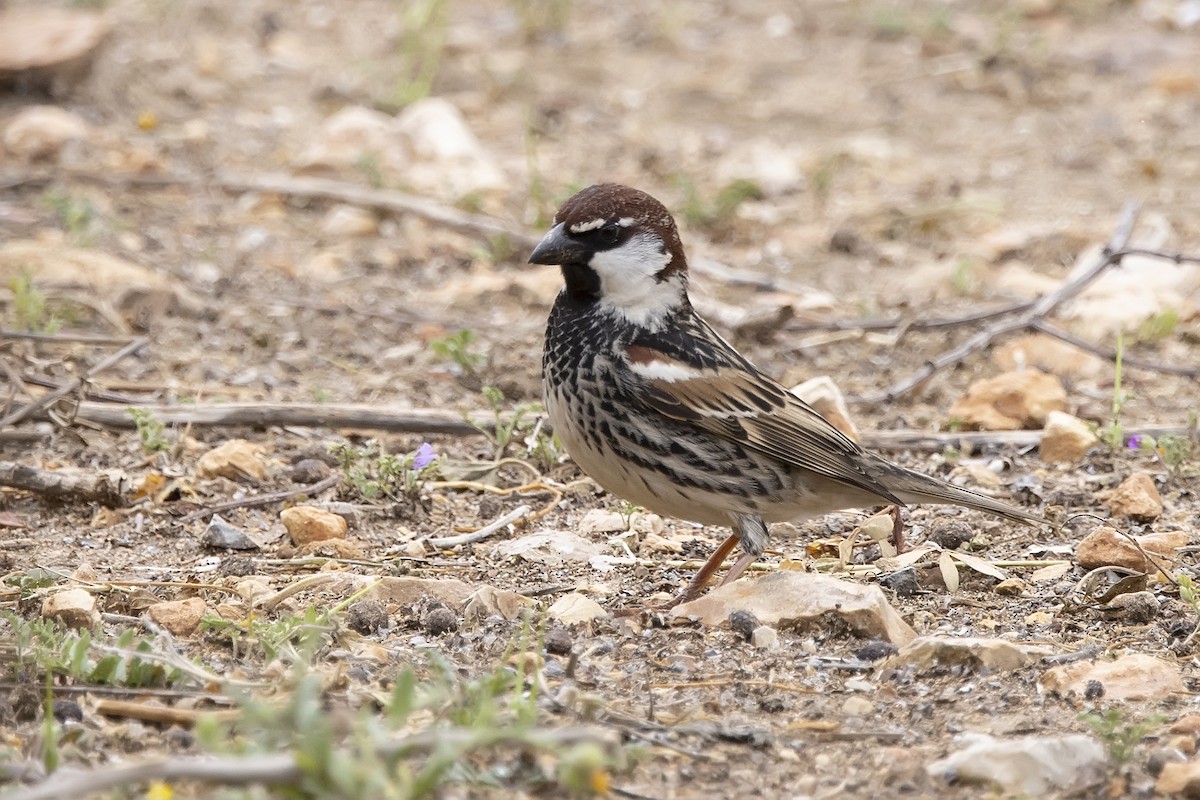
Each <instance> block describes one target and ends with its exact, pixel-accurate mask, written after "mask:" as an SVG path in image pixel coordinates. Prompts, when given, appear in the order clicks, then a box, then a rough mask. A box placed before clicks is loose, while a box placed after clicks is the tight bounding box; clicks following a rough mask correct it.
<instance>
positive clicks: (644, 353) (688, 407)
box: [625, 316, 903, 505]
mask: <svg viewBox="0 0 1200 800" xmlns="http://www.w3.org/2000/svg"><path fill="white" fill-rule="evenodd" d="M625 358H626V360H627V363H628V364H629V367H630V370H631V372H632V373H633V374H634V375H636V376H637V378H636V380H635V381H634V385H633V386H631V387H630V389H631V392H632V393H633V394H634V396H635V397H637V398H638V399H639V400H640V401H641V402H642V403H643V404H644V405H645V406H647V407H649V408H651V409H653V410H654V411H657V412H658V413H660V414H663V415H665V416H667V417H670V418H671V419H674V420H677V421H679V422H685V423H690V424H692V425H694V426H696V427H697V428H699V429H700V430H703V431H707V432H708V433H712V434H716V435H718V436H721V437H724V438H726V439H730V440H733V441H735V442H738V443H740V444H742V445H744V446H745V447H747V448H749V449H751V450H756V451H758V452H760V453H763V454H765V455H768V456H771V457H772V458H776V459H779V460H780V461H782V462H784V463H786V464H791V465H793V466H795V467H799V468H802V469H806V470H810V471H812V472H814V473H817V474H818V475H823V476H825V477H828V478H831V479H833V480H835V481H838V482H840V483H844V484H849V485H851V486H855V487H858V488H860V489H864V490H866V491H868V492H871V493H872V494H875V495H878V496H879V497H881V498H883V499H885V500H887V501H888V502H892V503H897V504H899V505H903V502H902V501H901V500H900V499H899V498H897V497H896V496H895V494H894V492H893V491H892V490H891V489H889V488H888V487H887V486H886V485H884V484H883V483H882V482H880V480H879V479H878V478H876V477H875V476H873V475H871V474H870V473H868V472H867V471H866V469H865V468H864V467H865V464H866V463H869V460H870V458H869V455H868V454H867V453H866V452H865V451H864V450H863V449H862V448H861V447H859V446H858V445H857V444H856V443H855V442H853V441H852V440H850V439H849V438H847V437H846V436H845V434H843V433H842V432H841V431H839V430H838V429H837V428H835V427H833V425H831V424H829V422H827V421H826V420H825V418H824V417H822V416H821V415H820V414H818V413H817V412H816V411H815V410H814V409H813V408H812V407H811V406H809V405H808V404H807V403H805V402H804V401H803V400H801V399H800V398H799V397H797V396H796V395H794V394H792V393H791V392H789V391H788V390H787V389H785V388H784V387H783V386H782V385H780V384H779V383H778V382H776V381H774V380H772V379H771V378H769V377H767V376H766V375H764V374H763V373H762V372H760V371H759V370H758V368H757V367H755V366H754V365H753V364H751V363H750V362H749V361H747V360H746V359H745V358H744V357H743V356H742V355H741V354H740V353H738V352H737V351H736V350H734V349H733V347H732V346H731V345H730V344H729V343H728V342H726V341H725V340H724V339H722V338H721V337H720V336H718V335H717V334H716V333H715V332H714V331H713V330H712V329H711V328H709V327H708V326H707V325H706V324H705V323H704V322H703V321H702V320H700V319H699V318H698V317H694V316H693V317H692V319H691V320H690V321H689V322H688V324H687V325H686V326H682V327H679V328H674V329H672V330H671V331H670V332H663V333H642V334H639V335H638V336H637V337H635V338H634V339H633V341H631V342H630V343H629V344H627V345H626V346H625Z"/></svg>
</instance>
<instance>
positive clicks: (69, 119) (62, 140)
mask: <svg viewBox="0 0 1200 800" xmlns="http://www.w3.org/2000/svg"><path fill="white" fill-rule="evenodd" d="M90 131H91V128H90V127H89V126H88V124H87V123H86V122H84V120H83V118H82V117H80V116H78V115H77V114H72V113H71V112H70V111H67V110H66V109H62V108H59V107H58V106H30V107H29V108H25V109H22V110H21V111H19V112H18V113H17V115H16V116H15V117H13V119H12V121H11V122H9V123H8V125H7V127H5V129H4V147H5V149H6V150H8V152H10V153H12V154H13V155H15V156H20V157H22V158H27V159H35V158H52V157H54V156H56V155H58V153H59V151H60V150H62V148H63V146H64V145H65V144H66V143H67V142H70V141H75V140H77V139H86V138H87V136H88V133H89V132H90Z"/></svg>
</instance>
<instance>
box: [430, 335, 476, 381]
mask: <svg viewBox="0 0 1200 800" xmlns="http://www.w3.org/2000/svg"><path fill="white" fill-rule="evenodd" d="M474 343H475V333H474V332H473V331H470V330H468V329H466V328H463V329H462V330H460V331H458V332H457V333H451V334H449V335H447V336H443V337H442V338H441V339H434V340H433V341H431V342H430V343H429V349H430V350H432V351H433V353H434V355H436V356H438V357H439V358H442V359H445V360H447V361H449V362H451V363H452V364H454V365H455V366H456V367H458V368H459V369H460V370H462V372H463V373H464V374H466V375H476V374H477V373H478V372H479V368H480V367H482V366H483V364H484V361H485V360H486V359H484V357H483V356H482V355H480V354H479V353H476V352H475V351H474V350H473V349H472V345H473V344H474Z"/></svg>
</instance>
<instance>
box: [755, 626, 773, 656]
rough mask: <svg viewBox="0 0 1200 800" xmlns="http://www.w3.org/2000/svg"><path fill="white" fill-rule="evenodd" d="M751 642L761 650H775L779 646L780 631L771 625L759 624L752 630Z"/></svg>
mask: <svg viewBox="0 0 1200 800" xmlns="http://www.w3.org/2000/svg"><path fill="white" fill-rule="evenodd" d="M750 644H752V645H754V646H755V647H757V648H758V649H759V650H775V649H776V648H778V647H779V631H777V630H775V629H774V628H772V627H771V626H770V625H759V626H758V627H757V628H755V629H754V630H753V631H751V632H750Z"/></svg>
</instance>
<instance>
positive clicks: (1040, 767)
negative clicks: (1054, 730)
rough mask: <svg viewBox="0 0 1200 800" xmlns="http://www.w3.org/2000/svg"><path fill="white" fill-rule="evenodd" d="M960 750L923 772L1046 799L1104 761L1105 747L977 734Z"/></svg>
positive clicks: (1073, 739)
mask: <svg viewBox="0 0 1200 800" xmlns="http://www.w3.org/2000/svg"><path fill="white" fill-rule="evenodd" d="M960 741H961V742H962V746H961V749H959V750H957V751H955V752H953V753H951V754H950V755H949V756H948V757H947V758H944V759H942V760H940V761H935V762H933V763H932V764H930V765H929V766H928V768H927V770H928V772H929V774H930V775H931V776H940V777H943V778H945V779H946V780H952V781H954V783H955V784H956V785H958V784H967V785H969V784H982V785H985V786H989V787H995V788H998V789H999V790H1000V791H1001V792H1002V793H1003V794H1004V795H1006V796H1008V795H1024V796H1028V797H1046V796H1048V795H1050V794H1052V793H1053V790H1054V789H1066V788H1067V787H1069V786H1072V785H1074V784H1076V783H1077V782H1078V781H1079V780H1080V778H1082V777H1083V776H1086V775H1091V774H1093V773H1094V772H1096V771H1098V770H1100V769H1101V768H1102V767H1103V766H1104V765H1105V763H1106V760H1107V759H1106V757H1105V753H1104V748H1103V747H1101V746H1100V743H1099V742H1097V741H1096V740H1095V739H1093V738H1091V737H1090V736H1083V735H1079V734H1074V735H1069V736H1030V737H1025V738H1020V739H998V738H993V737H991V736H988V735H986V734H981V733H973V734H967V735H964V736H962V737H961V740H960Z"/></svg>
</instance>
